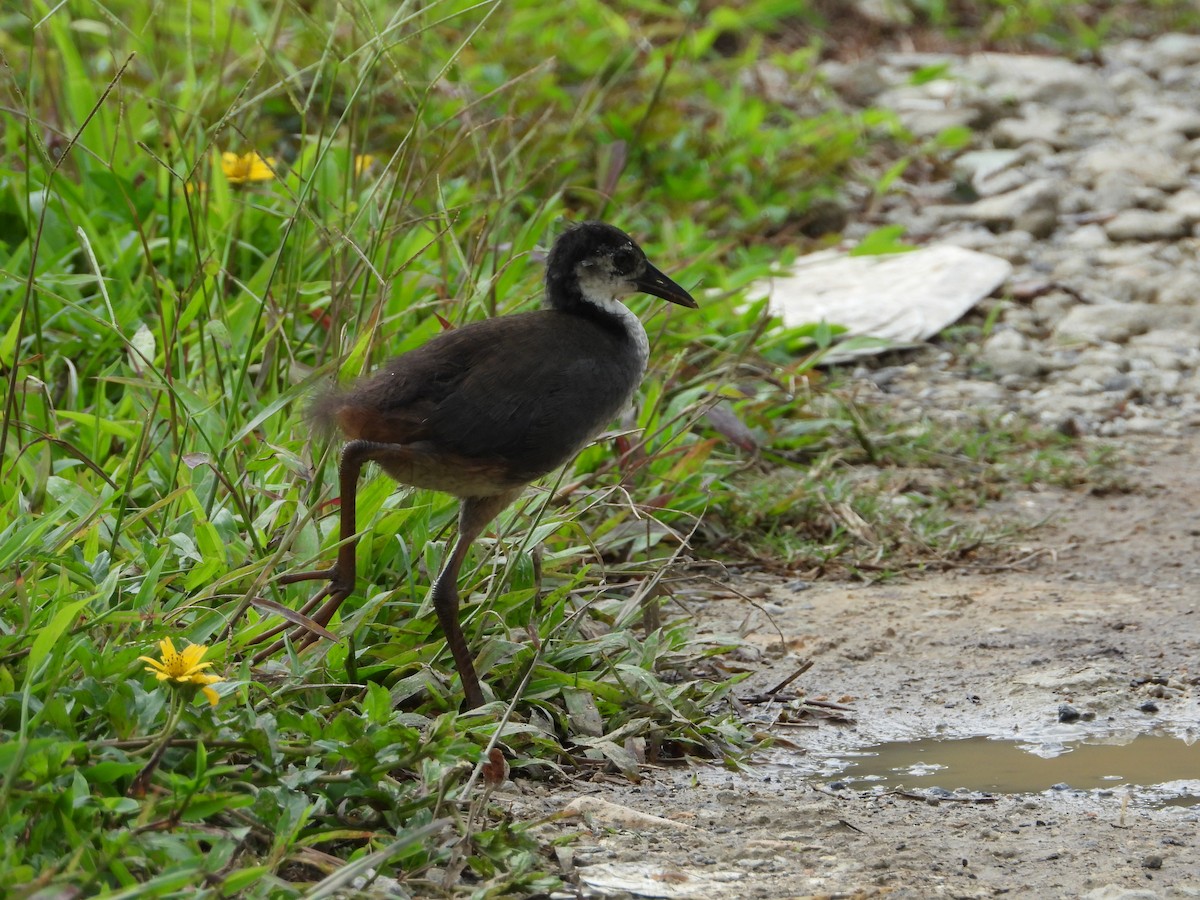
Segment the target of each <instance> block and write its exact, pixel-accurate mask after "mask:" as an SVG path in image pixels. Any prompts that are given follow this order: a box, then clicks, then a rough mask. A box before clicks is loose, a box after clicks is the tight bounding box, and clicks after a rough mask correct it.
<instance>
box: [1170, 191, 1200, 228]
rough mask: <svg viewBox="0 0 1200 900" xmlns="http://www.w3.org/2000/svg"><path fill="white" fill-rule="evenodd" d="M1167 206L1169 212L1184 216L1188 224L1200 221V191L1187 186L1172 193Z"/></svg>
mask: <svg viewBox="0 0 1200 900" xmlns="http://www.w3.org/2000/svg"><path fill="white" fill-rule="evenodd" d="M1166 208H1167V210H1168V211H1169V212H1173V213H1177V214H1178V215H1180V216H1182V217H1183V221H1184V222H1186V223H1187V224H1188V226H1192V225H1195V224H1196V223H1197V222H1200V191H1196V190H1193V189H1192V188H1185V189H1184V190H1182V191H1179V192H1178V193H1176V194H1172V195H1171V196H1170V198H1168V200H1167V205H1166Z"/></svg>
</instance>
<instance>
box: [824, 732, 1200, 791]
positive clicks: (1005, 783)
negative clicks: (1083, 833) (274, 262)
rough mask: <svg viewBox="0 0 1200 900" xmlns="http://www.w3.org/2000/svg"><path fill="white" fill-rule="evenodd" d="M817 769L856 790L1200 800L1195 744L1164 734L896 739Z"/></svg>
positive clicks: (1198, 755)
mask: <svg viewBox="0 0 1200 900" xmlns="http://www.w3.org/2000/svg"><path fill="white" fill-rule="evenodd" d="M821 769H822V774H826V775H829V774H833V773H836V776H835V777H836V778H837V781H838V782H840V783H841V784H844V785H846V786H849V787H851V788H854V789H858V790H865V789H873V788H881V789H885V790H900V789H908V790H926V791H928V790H932V791H934V792H935V795H936V792H955V791H959V792H963V791H966V792H978V793H987V794H1040V793H1043V792H1046V791H1100V792H1116V791H1121V792H1126V791H1127V792H1130V796H1131V799H1136V800H1138V801H1140V802H1142V803H1148V804H1151V805H1165V804H1168V803H1170V804H1171V805H1181V806H1191V805H1198V804H1200V742H1193V743H1191V744H1190V745H1189V744H1188V743H1187V742H1185V741H1184V740H1182V739H1180V738H1179V737H1176V736H1173V735H1168V734H1142V735H1138V736H1136V737H1134V738H1132V739H1127V738H1125V739H1122V740H1120V741H1110V742H1104V741H1096V740H1086V741H1073V742H1068V743H1054V744H1030V743H1025V742H1020V741H1012V740H995V739H993V738H986V737H976V738H961V739H957V740H939V739H926V740H915V741H893V742H889V743H885V744H878V745H875V746H871V747H866V748H863V749H861V750H857V751H853V752H848V753H841V754H836V755H832V756H829V757H827V758H825V759H824V760H822V763H821Z"/></svg>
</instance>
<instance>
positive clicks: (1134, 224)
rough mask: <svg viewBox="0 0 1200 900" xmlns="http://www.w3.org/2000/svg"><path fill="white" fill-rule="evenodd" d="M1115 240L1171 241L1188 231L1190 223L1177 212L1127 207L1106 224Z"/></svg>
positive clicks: (1108, 231) (1107, 230) (1106, 232)
mask: <svg viewBox="0 0 1200 900" xmlns="http://www.w3.org/2000/svg"><path fill="white" fill-rule="evenodd" d="M1104 232H1105V234H1107V235H1108V236H1109V238H1111V239H1112V240H1114V241H1169V240H1171V239H1173V238H1178V237H1183V236H1184V235H1185V234H1187V233H1188V223H1187V221H1186V220H1185V219H1184V217H1183V216H1182V215H1180V214H1179V213H1176V212H1154V211H1153V210H1148V209H1127V210H1124V211H1123V212H1120V213H1117V215H1116V216H1114V217H1113V218H1112V219H1110V220H1109V221H1108V222H1107V223H1105V225H1104Z"/></svg>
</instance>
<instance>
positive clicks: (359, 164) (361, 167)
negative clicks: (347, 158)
mask: <svg viewBox="0 0 1200 900" xmlns="http://www.w3.org/2000/svg"><path fill="white" fill-rule="evenodd" d="M373 165H375V157H374V156H372V155H371V154H370V153H359V154H358V155H356V156H355V157H354V174H355V175H361V174H362V173H363V172H365V171H367V169H369V168H371V166H373Z"/></svg>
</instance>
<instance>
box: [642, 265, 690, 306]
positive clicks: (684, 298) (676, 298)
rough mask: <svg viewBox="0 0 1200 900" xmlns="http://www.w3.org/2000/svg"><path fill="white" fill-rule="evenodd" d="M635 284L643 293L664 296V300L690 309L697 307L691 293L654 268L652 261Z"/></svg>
mask: <svg viewBox="0 0 1200 900" xmlns="http://www.w3.org/2000/svg"><path fill="white" fill-rule="evenodd" d="M634 285H635V286H636V287H637V289H638V290H639V291H642V292H643V293H646V294H653V295H654V296H655V297H662V299H664V300H669V301H670V302H671V303H678V304H679V305H680V306H686V307H688V308H689V309H695V308H696V301H695V300H694V299H693V298H692V295H691V294H689V293H688V292H687V291H685V290H684V289H683V288H681V287H680V286H679V285H677V284H676V283H675V282H673V281H672V280H671V279H670V278H668V277H667V276H666V275H664V274H663V273H662V272H660V271H658V269H656V268H654V266H652V265H650V263H646V268H645V269H644V270H643V271H642V274H641V275H639V276H638V277H637V279H636V280H635V281H634Z"/></svg>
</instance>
